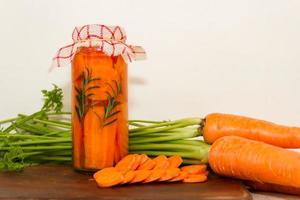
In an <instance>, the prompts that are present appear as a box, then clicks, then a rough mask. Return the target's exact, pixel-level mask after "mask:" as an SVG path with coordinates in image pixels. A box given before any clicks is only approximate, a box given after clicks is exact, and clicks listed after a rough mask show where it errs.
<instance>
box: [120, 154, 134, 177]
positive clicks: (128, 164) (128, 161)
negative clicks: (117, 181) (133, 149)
mask: <svg viewBox="0 0 300 200" xmlns="http://www.w3.org/2000/svg"><path fill="white" fill-rule="evenodd" d="M135 160H136V155H135V154H129V155H127V156H125V157H124V158H123V159H122V160H120V162H118V163H117V164H116V166H115V167H116V169H117V170H118V171H120V172H122V173H126V172H128V171H129V170H132V166H133V165H134V163H135Z"/></svg>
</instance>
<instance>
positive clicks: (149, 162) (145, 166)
mask: <svg viewBox="0 0 300 200" xmlns="http://www.w3.org/2000/svg"><path fill="white" fill-rule="evenodd" d="M154 167H155V162H154V161H153V160H152V159H150V158H149V159H148V160H147V161H146V162H144V163H143V164H141V165H140V166H139V167H138V169H147V170H151V169H153V168H154Z"/></svg>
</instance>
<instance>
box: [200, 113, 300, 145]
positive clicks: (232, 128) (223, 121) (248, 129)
mask: <svg viewBox="0 0 300 200" xmlns="http://www.w3.org/2000/svg"><path fill="white" fill-rule="evenodd" d="M229 135H235V136H240V137H244V138H248V139H252V140H257V141H262V142H265V143H269V144H273V145H275V146H279V147H284V148H300V128H298V127H288V126H283V125H278V124H274V123H271V122H267V121H263V120H258V119H252V118H248V117H242V116H237V115H229V114H220V113H213V114H210V115H208V116H206V118H205V122H204V128H203V136H204V140H205V141H206V142H207V143H209V144H212V143H213V142H214V141H216V140H217V139H218V138H220V137H223V136H229Z"/></svg>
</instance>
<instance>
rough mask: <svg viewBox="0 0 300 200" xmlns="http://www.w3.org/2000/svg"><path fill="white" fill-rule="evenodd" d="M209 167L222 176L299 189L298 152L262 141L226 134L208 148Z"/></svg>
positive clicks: (299, 167) (299, 160) (299, 158)
mask: <svg viewBox="0 0 300 200" xmlns="http://www.w3.org/2000/svg"><path fill="white" fill-rule="evenodd" d="M208 159H209V164H210V167H211V168H212V170H213V171H214V172H215V173H217V174H219V175H223V176H229V177H233V178H238V179H243V180H250V181H257V182H264V183H271V184H278V185H283V186H290V187H296V188H300V154H299V153H297V152H293V151H289V150H287V149H283V148H280V147H276V146H273V145H269V144H266V143H263V142H259V141H254V140H249V139H246V138H241V137H238V136H226V137H222V138H220V139H218V140H217V141H216V142H214V143H213V145H212V146H211V149H210V151H209V156H208Z"/></svg>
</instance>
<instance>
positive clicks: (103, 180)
mask: <svg viewBox="0 0 300 200" xmlns="http://www.w3.org/2000/svg"><path fill="white" fill-rule="evenodd" d="M93 177H94V178H95V180H96V182H97V184H98V186H99V187H111V186H114V185H118V184H120V183H122V182H123V180H124V176H123V175H122V174H121V173H120V172H119V171H117V170H116V168H114V167H109V168H105V169H102V170H100V171H98V172H96V173H95V174H94V176H93Z"/></svg>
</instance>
